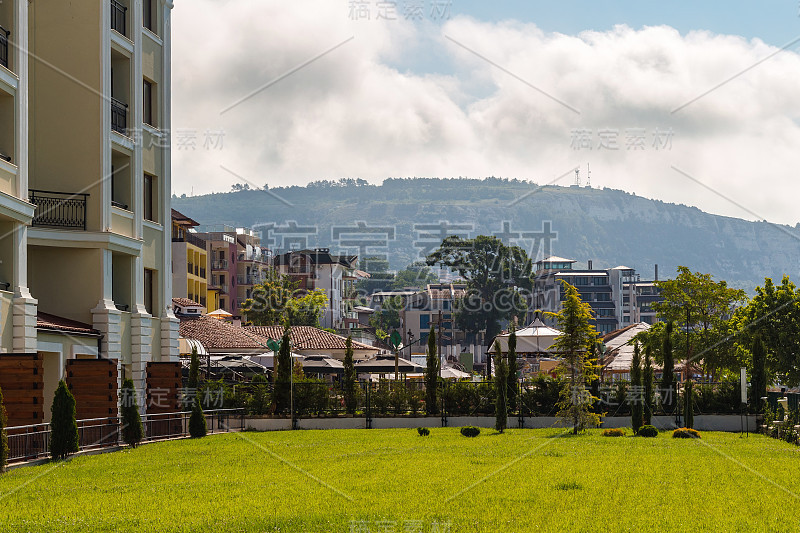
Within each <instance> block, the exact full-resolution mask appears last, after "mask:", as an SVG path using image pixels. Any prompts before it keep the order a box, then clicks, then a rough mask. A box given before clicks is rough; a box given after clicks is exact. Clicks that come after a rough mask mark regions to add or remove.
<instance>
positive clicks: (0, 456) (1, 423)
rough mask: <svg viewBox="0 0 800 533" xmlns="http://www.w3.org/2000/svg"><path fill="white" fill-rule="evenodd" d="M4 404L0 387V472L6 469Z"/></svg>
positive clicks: (6, 438)
mask: <svg viewBox="0 0 800 533" xmlns="http://www.w3.org/2000/svg"><path fill="white" fill-rule="evenodd" d="M7 423H8V418H7V417H6V406H5V405H4V404H3V390H2V389H0V474H2V473H3V472H5V471H6V465H8V436H7V435H6V424H7Z"/></svg>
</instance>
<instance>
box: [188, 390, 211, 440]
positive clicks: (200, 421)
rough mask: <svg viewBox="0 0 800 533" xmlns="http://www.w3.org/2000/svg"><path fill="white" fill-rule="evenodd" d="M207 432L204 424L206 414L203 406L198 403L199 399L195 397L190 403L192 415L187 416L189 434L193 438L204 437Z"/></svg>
mask: <svg viewBox="0 0 800 533" xmlns="http://www.w3.org/2000/svg"><path fill="white" fill-rule="evenodd" d="M207 432H208V427H207V426H206V415H205V413H203V406H202V405H200V400H198V399H197V398H195V400H194V403H192V415H191V416H190V417H189V435H191V436H192V438H193V439H199V438H201V437H205V436H206V433H207Z"/></svg>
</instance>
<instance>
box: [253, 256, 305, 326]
mask: <svg viewBox="0 0 800 533" xmlns="http://www.w3.org/2000/svg"><path fill="white" fill-rule="evenodd" d="M297 286H298V283H297V282H295V281H292V279H291V278H290V277H289V276H285V275H283V274H281V273H280V272H278V271H277V270H274V269H267V270H266V279H265V280H264V281H263V282H261V283H260V284H258V285H256V286H255V287H253V292H252V296H251V297H250V298H248V299H247V300H245V302H244V304H242V312H243V313H244V315H245V316H246V317H247V320H248V321H250V322H252V323H253V324H254V325H256V326H274V325H275V324H280V323H281V322H283V321H284V320H285V319H286V310H287V308H288V305H289V301H290V300H291V299H292V298H294V297H295V292H296V290H297Z"/></svg>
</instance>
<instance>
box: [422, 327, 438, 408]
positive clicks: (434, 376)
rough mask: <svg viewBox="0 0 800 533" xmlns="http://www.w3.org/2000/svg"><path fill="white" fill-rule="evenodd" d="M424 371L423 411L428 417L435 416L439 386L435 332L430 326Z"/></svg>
mask: <svg viewBox="0 0 800 533" xmlns="http://www.w3.org/2000/svg"><path fill="white" fill-rule="evenodd" d="M426 362H427V368H426V369H425V411H426V412H427V413H428V414H429V415H433V414H436V413H437V412H438V411H439V409H438V406H437V405H436V389H437V388H438V386H439V354H438V353H437V351H436V331H434V329H433V326H431V331H430V332H429V333H428V358H427V359H426Z"/></svg>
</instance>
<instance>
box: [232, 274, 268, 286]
mask: <svg viewBox="0 0 800 533" xmlns="http://www.w3.org/2000/svg"><path fill="white" fill-rule="evenodd" d="M262 281H264V278H263V276H260V275H258V274H250V275H249V276H246V275H244V274H239V275H238V276H236V283H238V284H239V285H258V284H259V283H261V282H262Z"/></svg>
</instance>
